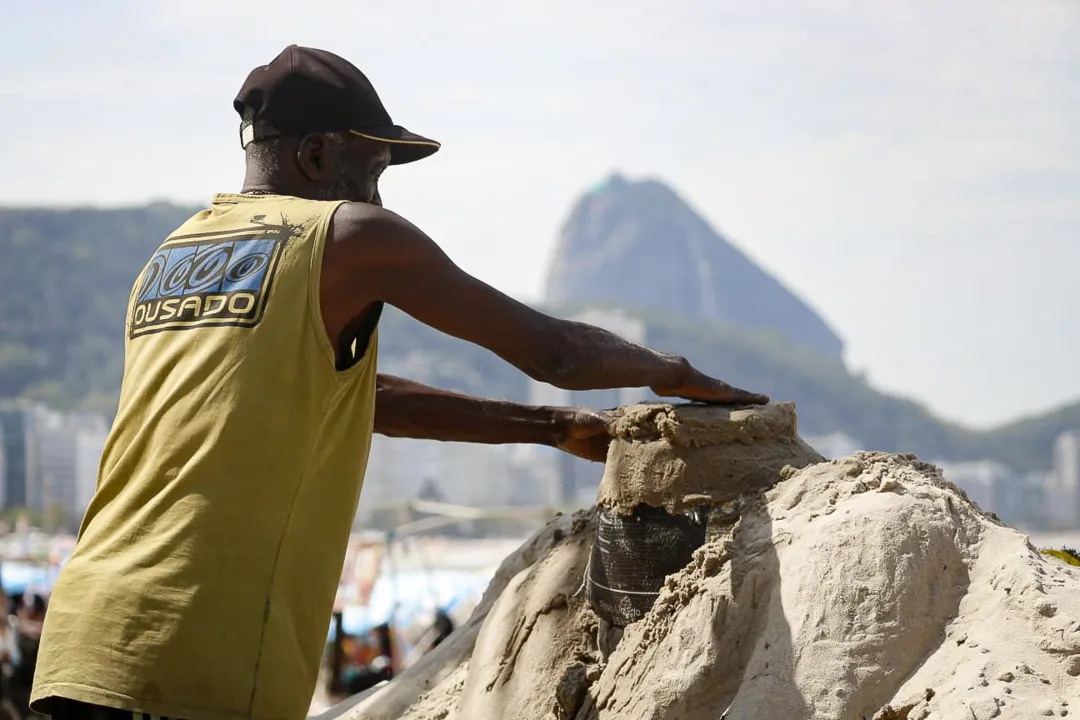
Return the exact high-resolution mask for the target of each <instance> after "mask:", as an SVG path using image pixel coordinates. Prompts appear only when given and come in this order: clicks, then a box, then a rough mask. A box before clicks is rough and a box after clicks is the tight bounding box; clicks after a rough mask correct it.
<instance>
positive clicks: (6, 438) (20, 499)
mask: <svg viewBox="0 0 1080 720" xmlns="http://www.w3.org/2000/svg"><path fill="white" fill-rule="evenodd" d="M33 427H34V414H33V412H32V410H31V407H30V406H27V405H22V404H15V403H8V404H5V405H4V406H2V407H0V433H2V442H3V444H4V505H3V507H5V508H25V507H26V503H27V494H26V490H27V487H26V483H27V477H28V475H29V474H30V471H31V468H32V467H33V466H34V457H33V455H34V443H33V434H34V430H33Z"/></svg>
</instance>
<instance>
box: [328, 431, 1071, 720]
mask: <svg viewBox="0 0 1080 720" xmlns="http://www.w3.org/2000/svg"><path fill="white" fill-rule="evenodd" d="M684 425H685V424H684ZM781 476H782V477H783V480H782V481H781V482H780V483H779V484H777V485H776V486H775V487H773V488H772V489H770V490H768V491H766V492H761V493H754V494H749V495H746V496H743V497H742V498H741V500H740V501H739V506H740V507H739V520H738V521H737V522H736V523H735V524H734V525H732V526H730V527H728V528H727V529H726V530H725V531H723V532H721V533H720V534H718V535H715V536H714V537H713V539H711V540H710V541H709V542H708V543H707V544H706V545H705V546H704V547H702V548H700V549H699V550H698V551H697V553H696V554H695V555H694V559H693V561H692V562H691V563H690V565H689V566H687V567H686V568H685V569H683V570H682V571H681V572H679V573H677V574H674V575H671V576H669V577H668V579H667V581H666V585H665V588H664V589H663V591H662V592H661V594H660V597H659V599H658V600H657V601H656V603H655V605H654V606H653V608H652V610H651V611H650V612H649V613H648V614H647V615H646V616H645V618H644V619H642V620H641V621H639V622H637V623H634V624H631V625H630V626H628V627H627V628H626V629H625V631H624V632H623V633H622V634H621V639H619V636H618V633H613V632H612V631H610V630H609V629H608V628H606V627H604V626H603V623H601V622H599V621H598V620H597V618H596V616H595V615H594V614H593V612H592V610H591V609H590V608H589V606H588V604H587V602H586V600H585V593H584V592H583V591H581V584H582V576H583V574H584V571H585V565H586V562H587V556H588V552H589V548H590V543H591V542H592V534H593V531H594V527H595V513H594V512H593V511H590V512H583V513H579V514H578V515H576V516H573V517H560V518H557V519H556V520H555V521H553V522H552V523H551V524H549V525H548V526H547V527H546V528H544V530H542V531H541V532H539V533H538V534H537V535H536V536H535V537H534V538H533V539H532V540H530V541H529V543H527V544H526V545H525V546H524V547H523V550H522V551H519V553H517V554H515V555H514V556H511V557H510V558H509V559H508V560H507V562H506V563H504V566H503V568H501V569H500V571H499V573H498V575H497V577H496V579H495V580H494V581H493V583H492V587H491V588H490V589H489V591H488V594H487V595H486V596H485V598H484V602H483V604H482V605H481V606H480V607H479V608H478V609H477V610H476V613H475V614H474V616H473V618H472V619H471V620H470V621H469V623H468V624H467V625H466V626H465V627H464V628H462V630H461V631H459V633H456V634H455V635H454V636H452V638H451V640H449V641H448V642H447V643H446V645H444V646H442V647H440V648H438V649H437V650H436V651H435V652H434V653H432V655H430V656H428V657H427V658H425V661H424V662H423V663H421V664H420V665H418V666H416V667H414V668H411V669H409V670H408V671H406V672H405V673H403V674H402V675H401V676H400V677H399V678H398V679H396V680H395V681H394V682H392V683H390V685H388V686H387V687H386V688H385V689H383V690H382V691H380V692H378V693H376V694H375V695H373V696H372V697H371V698H368V699H367V700H365V701H364V702H362V703H360V704H358V705H357V706H355V707H354V708H352V709H351V710H349V711H347V712H346V713H345V715H344V716H345V717H347V718H352V719H355V720H360V719H361V718H373V719H379V720H389V719H390V718H408V719H410V720H495V719H496V718H514V719H515V720H541V719H543V720H600V719H602V720H615V719H618V720H646V719H648V720H661V719H663V720H719V719H720V718H727V719H728V720H744V719H757V718H761V719H766V718H769V719H773V718H785V719H790V720H799V719H800V718H820V719H822V720H861V719H862V718H874V719H875V720H901V719H905V718H906V719H909V720H916V719H919V720H921V719H923V718H942V719H947V720H954V719H955V720H970V719H972V718H974V719H975V720H984V719H987V718H1006V719H1008V718H1045V717H1064V716H1066V715H1068V714H1070V713H1076V714H1080V679H1078V676H1080V568H1076V567H1072V566H1069V565H1067V564H1066V563H1064V562H1062V561H1060V560H1058V559H1056V558H1052V557H1046V556H1043V555H1041V554H1040V553H1038V552H1037V551H1036V550H1035V548H1033V547H1032V546H1031V545H1030V544H1029V543H1028V541H1027V539H1026V537H1025V536H1024V535H1022V534H1020V533H1018V532H1016V531H1014V530H1011V529H1009V528H1007V527H1005V526H1003V525H1001V524H1000V523H998V522H997V521H995V520H993V519H992V518H990V517H988V516H986V515H984V514H983V513H982V512H980V511H979V509H978V508H977V507H975V506H974V505H973V504H971V503H970V502H969V501H968V499H967V498H966V496H965V495H964V493H963V492H962V491H961V490H959V489H958V488H956V487H955V486H953V485H952V484H951V483H949V482H947V481H945V480H943V479H942V477H941V476H940V474H939V472H938V471H937V469H936V468H934V467H933V466H931V465H927V464H925V463H922V462H920V461H918V460H917V459H916V458H914V457H912V456H902V455H890V454H884V453H856V454H855V455H852V456H850V457H848V458H845V459H843V460H838V461H832V462H819V463H815V464H811V465H808V466H806V467H804V468H802V469H800V470H795V469H794V468H790V469H787V470H784V471H783V472H781ZM616 643H617V644H616ZM601 648H603V650H602V649H601Z"/></svg>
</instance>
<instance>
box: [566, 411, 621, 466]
mask: <svg viewBox="0 0 1080 720" xmlns="http://www.w3.org/2000/svg"><path fill="white" fill-rule="evenodd" d="M559 423H560V424H561V425H563V427H564V429H563V432H562V433H561V434H562V440H560V441H558V442H557V443H555V447H557V448H559V449H560V450H562V451H563V452H568V453H570V454H571V455H576V456H577V457H579V458H585V459H586V460H592V461H593V462H604V460H606V459H607V451H608V446H609V445H611V429H610V420H609V419H608V418H607V417H605V415H604V413H600V412H596V411H595V410H586V409H583V408H559Z"/></svg>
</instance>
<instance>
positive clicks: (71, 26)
mask: <svg viewBox="0 0 1080 720" xmlns="http://www.w3.org/2000/svg"><path fill="white" fill-rule="evenodd" d="M0 17H3V18H4V24H5V27H6V28H7V29H8V32H7V33H6V34H5V42H4V43H3V44H0V67H2V68H4V69H3V71H2V72H0V136H2V137H4V138H5V139H6V142H5V143H3V144H2V145H0V204H5V205H27V204H32V205H70V204H94V205H104V206H116V205H131V204H136V203H142V202H146V201H150V200H163V199H167V200H173V201H181V202H190V203H200V204H205V203H206V202H207V200H208V198H209V196H210V195H211V194H212V193H214V192H218V191H235V190H238V189H239V187H240V183H241V180H242V165H243V153H242V151H241V150H240V148H239V140H238V117H237V116H236V114H235V112H234V111H233V109H232V100H233V98H234V97H235V95H236V92H237V90H238V89H239V87H240V85H241V84H242V82H243V80H244V78H245V76H246V75H247V73H248V71H250V70H251V69H252V68H253V67H255V66H257V65H261V64H264V63H266V62H268V61H269V60H271V59H272V58H273V57H274V56H275V55H276V54H277V53H278V52H280V50H281V49H283V48H284V47H285V46H286V45H289V44H291V43H297V44H301V45H309V46H315V47H321V48H324V49H327V50H331V51H334V52H336V53H338V54H340V55H342V56H344V57H346V58H348V59H350V60H351V61H352V62H354V63H355V64H356V65H357V66H359V67H360V68H361V69H362V70H364V72H365V73H366V74H367V75H368V76H369V78H371V80H372V82H373V83H374V84H375V86H376V88H377V89H378V91H379V93H380V95H381V96H382V99H383V101H384V103H385V104H386V106H387V109H388V110H389V111H390V113H391V115H392V116H393V118H394V120H395V121H396V122H398V123H400V124H402V125H405V126H406V127H408V128H410V129H412V130H414V131H416V132H419V133H421V134H423V135H427V136H428V137H433V138H435V139H437V140H439V141H440V142H442V143H443V148H442V150H441V151H440V152H439V153H438V154H436V155H435V156H434V157H432V158H431V159H429V160H425V161H423V162H421V163H417V164H414V165H408V166H404V167H400V168H392V169H391V170H390V171H389V172H387V173H386V175H384V176H383V180H382V182H381V183H380V188H381V190H382V196H383V199H384V202H385V203H386V205H387V207H389V208H391V209H393V210H395V211H397V212H399V213H401V214H402V215H404V216H405V217H407V218H409V219H410V220H412V221H413V222H414V223H416V224H417V225H419V226H420V227H421V228H422V229H424V230H425V231H426V232H427V233H428V234H429V235H431V236H432V237H433V238H435V239H436V240H437V241H438V242H439V243H440V244H441V245H442V246H443V247H444V248H445V249H446V251H447V252H448V253H449V254H450V255H451V257H452V258H454V259H455V261H457V263H458V264H459V265H461V266H462V267H464V268H465V269H466V270H468V271H469V272H471V273H473V274H475V275H477V276H478V277H480V278H482V279H484V280H485V281H487V282H489V283H491V284H493V285H495V286H496V287H498V288H499V289H501V290H503V291H505V292H507V293H509V294H511V295H514V296H516V297H519V298H522V299H525V300H539V299H541V289H542V287H543V278H544V272H545V269H546V267H547V264H548V261H549V259H550V256H551V254H552V252H553V250H554V246H555V242H556V240H557V237H558V233H559V230H560V226H561V223H562V222H563V220H564V219H565V217H566V215H567V213H568V211H569V208H570V206H571V204H572V203H573V201H574V199H575V198H576V197H577V196H578V195H579V194H580V193H581V192H582V191H583V190H585V189H587V188H588V187H590V186H591V185H593V184H594V183H595V182H596V181H598V180H600V179H602V178H603V177H605V176H607V175H608V174H609V173H610V172H612V171H613V170H619V171H621V172H623V173H624V174H626V175H627V176H629V177H653V178H659V179H662V180H664V181H667V182H669V183H670V184H672V185H673V186H674V187H675V188H676V189H677V190H678V191H679V192H680V194H681V195H682V196H683V197H684V198H686V199H687V200H688V201H689V202H690V203H691V204H692V205H693V206H694V207H695V209H697V210H698V211H699V212H700V213H701V214H702V215H703V216H704V217H705V218H706V219H707V220H708V221H709V222H710V223H712V224H713V226H714V227H715V228H716V229H717V230H719V231H721V232H722V233H723V234H724V235H725V236H726V237H728V238H730V239H731V240H732V242H734V243H735V244H736V245H737V246H738V247H740V248H741V249H742V250H743V251H745V252H746V253H747V254H748V255H749V256H750V257H751V258H753V259H754V260H755V261H756V262H758V263H759V264H760V265H762V266H763V267H764V268H766V269H767V270H768V271H769V272H771V273H773V274H774V275H776V276H777V277H778V278H779V279H780V280H781V281H783V282H784V283H785V284H786V285H787V286H788V287H790V288H791V289H792V290H794V291H795V292H796V293H797V294H798V295H800V296H801V297H802V298H803V299H805V300H806V301H807V302H809V303H810V305H811V306H813V307H814V308H815V309H816V310H818V311H819V312H820V313H821V314H822V315H823V316H824V317H825V318H826V319H827V320H828V322H829V323H830V324H831V325H832V326H833V327H834V328H835V329H836V330H837V331H838V332H839V334H840V335H841V336H842V337H843V338H844V340H845V342H846V356H845V357H846V361H847V362H848V364H849V366H850V367H851V368H853V369H855V370H858V371H863V372H865V373H866V375H867V376H868V378H869V380H870V382H871V383H872V384H874V385H875V386H876V387H878V388H880V389H883V390H886V391H888V392H892V393H896V394H901V395H904V396H907V397H911V398H913V399H915V400H917V401H919V402H921V403H923V404H924V405H926V406H927V407H928V408H930V409H931V410H932V411H933V412H935V413H936V414H938V415H939V416H941V417H944V418H947V419H950V420H956V421H959V422H963V423H965V424H968V425H971V426H974V427H988V426H991V425H994V424H996V423H1001V422H1004V421H1008V420H1013V419H1016V418H1018V417H1021V416H1024V415H1027V414H1032V413H1037V412H1040V411H1043V410H1046V409H1048V408H1051V407H1054V406H1057V405H1060V404H1064V403H1066V402H1069V401H1073V400H1077V399H1080V372H1078V371H1077V362H1076V357H1077V355H1078V353H1080V330H1078V329H1077V326H1076V325H1074V324H1073V323H1074V317H1075V315H1076V314H1077V310H1078V309H1080V282H1077V280H1076V278H1077V268H1078V267H1080V242H1078V241H1080V130H1078V128H1080V43H1078V42H1076V41H1075V39H1076V38H1078V37H1080V3H1077V2H1076V0H1009V1H1008V2H1005V1H1001V0H949V2H946V3H941V2H930V1H929V0H914V1H910V2H905V1H903V0H860V1H859V2H855V1H854V0H846V1H845V0H756V1H755V2H753V3H750V2H740V1H736V0H710V1H709V2H704V1H703V0H663V1H662V2H660V1H653V0H591V1H590V2H588V3H581V2H569V1H566V0H513V2H505V0H503V1H499V0H458V2H454V3H448V2H444V1H440V0H412V2H409V3H398V4H394V3H386V2H379V3H376V2H370V1H368V0H351V1H349V2H338V1H336V0H306V1H305V2H282V1H279V0H260V2H258V3H240V2H222V1H221V0H215V1H210V0H153V1H152V2H140V1H137V0H126V1H124V0H95V2H93V3H87V2H76V1H75V0H54V1H53V2H48V3H27V2H23V1H22V0H0ZM747 301H748V302H751V301H752V299H750V298H748V299H747ZM691 360H693V358H691ZM794 399H795V400H796V401H797V400H798V398H794Z"/></svg>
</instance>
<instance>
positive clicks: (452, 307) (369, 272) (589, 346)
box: [323, 203, 768, 405]
mask: <svg viewBox="0 0 1080 720" xmlns="http://www.w3.org/2000/svg"><path fill="white" fill-rule="evenodd" d="M323 267H324V284H326V283H330V286H326V287H324V292H325V293H327V294H329V295H330V296H332V297H333V298H334V299H335V300H336V301H337V302H338V303H340V304H341V305H342V307H346V308H348V309H349V312H350V313H355V312H357V311H359V310H360V309H361V308H364V307H367V306H368V305H370V304H371V303H373V302H378V301H383V302H387V303H390V304H391V305H394V306H395V307H398V308H400V309H401V310H404V311H405V312H406V313H408V314H409V315H412V316H413V317H414V318H416V319H417V320H419V321H420V322H422V323H424V324H426V325H430V326H431V327H434V328H435V329H437V330H441V331H442V332H444V333H446V334H448V335H453V336H454V337H457V338H461V339H463V340H466V341H468V342H472V343H475V344H477V345H480V346H482V347H485V348H487V349H488V350H491V351H492V352H494V353H495V354H497V355H498V356H499V357H501V358H503V359H504V360H506V361H507V362H509V363H510V364H511V365H513V366H515V367H517V368H518V369H519V370H521V371H522V372H524V373H525V374H526V375H528V376H529V377H531V378H533V379H535V380H539V381H541V382H546V383H549V384H551V385H555V386H556V387H560V388H564V389H567V390H592V389H602V388H617V387H648V388H651V389H652V390H653V391H654V392H656V393H657V394H658V395H665V396H674V397H682V398H686V399H690V400H702V401H705V402H715V403H724V404H733V405H734V404H761V403H765V402H768V398H766V397H765V396H763V395H759V394H756V393H751V392H747V391H745V390H739V389H738V388H733V387H731V386H730V385H728V384H727V383H725V382H723V381H721V380H717V379H715V378H711V377H708V376H707V375H704V374H702V373H700V372H698V371H697V370H696V369H694V368H693V367H692V366H691V365H690V363H689V362H687V360H686V359H685V358H682V357H679V356H676V355H670V354H667V353H662V352H657V351H655V350H651V349H649V348H646V347H643V346H641V345H637V344H636V343H632V342H629V341H628V340H625V339H623V338H621V337H619V336H618V335H616V334H614V333H611V332H608V331H606V330H602V329H601V328H598V327H594V326H592V325H588V324H585V323H579V322H571V321H568V320H562V319H559V318H554V317H551V316H549V315H546V314H544V313H541V312H539V311H537V310H534V309H533V308H530V307H529V306H527V305H525V304H523V303H520V302H517V301H516V300H514V299H512V298H510V297H508V296H506V295H504V294H503V293H501V292H499V291H498V290H496V289H495V288H493V287H491V286H490V285H488V284H486V283H484V282H481V281H480V280H478V279H476V278H474V277H472V276H471V275H469V274H468V273H466V272H464V271H463V270H461V268H459V267H458V266H457V265H455V264H454V263H453V262H452V261H451V260H450V258H449V257H447V256H446V254H445V253H444V252H443V251H442V250H441V249H440V248H439V247H438V245H436V244H435V242H434V241H432V240H431V238H429V237H428V236H427V235H425V234H424V233H423V232H421V231H420V230H419V229H418V228H416V227H415V226H413V225H412V224H411V223H409V222H408V221H406V220H405V219H403V218H401V217H400V216H398V215H396V214H394V213H392V212H390V211H388V210H384V209H383V208H380V207H376V206H374V205H364V204H358V203H350V204H346V205H343V206H341V207H340V208H339V209H338V211H337V213H336V214H335V216H334V220H333V227H332V232H331V236H330V243H329V245H328V248H327V254H326V257H325V260H324V266H323ZM324 312H325V311H324Z"/></svg>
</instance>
